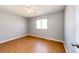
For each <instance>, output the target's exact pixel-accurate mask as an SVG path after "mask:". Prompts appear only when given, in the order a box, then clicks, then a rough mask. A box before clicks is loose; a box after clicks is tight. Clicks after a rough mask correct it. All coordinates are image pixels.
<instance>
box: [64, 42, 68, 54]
mask: <svg viewBox="0 0 79 59" xmlns="http://www.w3.org/2000/svg"><path fill="white" fill-rule="evenodd" d="M63 44H64V48H65V50H66V53H68V49H67V47H66V45H65V43H63Z"/></svg>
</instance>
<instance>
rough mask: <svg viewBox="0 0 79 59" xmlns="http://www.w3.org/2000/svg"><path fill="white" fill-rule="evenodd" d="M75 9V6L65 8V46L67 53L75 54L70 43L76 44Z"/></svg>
mask: <svg viewBox="0 0 79 59" xmlns="http://www.w3.org/2000/svg"><path fill="white" fill-rule="evenodd" d="M75 13H76V8H75V6H66V7H65V21H64V25H65V26H64V29H65V32H64V33H65V45H66V48H67V51H68V52H76V50H75V47H73V46H72V43H75V42H76V14H75Z"/></svg>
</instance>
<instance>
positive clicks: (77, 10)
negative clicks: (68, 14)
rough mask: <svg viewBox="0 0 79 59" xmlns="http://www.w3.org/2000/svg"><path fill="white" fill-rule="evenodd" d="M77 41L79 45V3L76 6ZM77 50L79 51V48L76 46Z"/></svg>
mask: <svg viewBox="0 0 79 59" xmlns="http://www.w3.org/2000/svg"><path fill="white" fill-rule="evenodd" d="M76 41H77V43H78V45H79V5H77V6H76ZM76 52H78V53H79V48H76Z"/></svg>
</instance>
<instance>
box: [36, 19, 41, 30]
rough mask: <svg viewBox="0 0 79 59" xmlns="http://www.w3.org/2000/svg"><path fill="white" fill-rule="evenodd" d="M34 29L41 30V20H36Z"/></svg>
mask: <svg viewBox="0 0 79 59" xmlns="http://www.w3.org/2000/svg"><path fill="white" fill-rule="evenodd" d="M36 28H37V29H41V20H36Z"/></svg>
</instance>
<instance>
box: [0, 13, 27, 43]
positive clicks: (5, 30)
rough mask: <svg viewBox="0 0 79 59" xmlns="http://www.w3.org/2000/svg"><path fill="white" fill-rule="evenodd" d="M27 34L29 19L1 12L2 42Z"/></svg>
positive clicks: (0, 33)
mask: <svg viewBox="0 0 79 59" xmlns="http://www.w3.org/2000/svg"><path fill="white" fill-rule="evenodd" d="M24 35H27V19H25V18H24V17H20V16H17V15H13V14H10V13H6V12H0V42H1V41H5V40H8V39H12V38H16V37H20V36H24Z"/></svg>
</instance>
